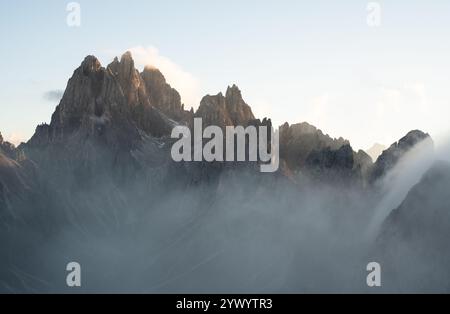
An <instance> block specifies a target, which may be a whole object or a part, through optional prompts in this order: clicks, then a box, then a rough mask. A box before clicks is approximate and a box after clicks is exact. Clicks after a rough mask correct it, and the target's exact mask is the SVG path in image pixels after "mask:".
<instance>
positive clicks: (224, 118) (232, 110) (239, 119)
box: [195, 85, 255, 127]
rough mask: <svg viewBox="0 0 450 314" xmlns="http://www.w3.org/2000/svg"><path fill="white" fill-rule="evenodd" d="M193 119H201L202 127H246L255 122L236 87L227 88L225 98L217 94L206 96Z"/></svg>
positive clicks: (250, 110)
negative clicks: (252, 121)
mask: <svg viewBox="0 0 450 314" xmlns="http://www.w3.org/2000/svg"><path fill="white" fill-rule="evenodd" d="M195 117H201V118H202V119H203V123H204V125H217V126H220V127H226V126H236V125H241V126H246V125H248V123H249V122H250V121H251V120H255V116H254V115H253V112H252V109H251V108H250V106H249V105H247V104H246V103H245V101H244V100H243V98H242V93H241V91H240V90H239V88H238V87H237V86H236V85H233V86H231V87H228V89H227V92H226V94H225V96H224V95H223V94H222V93H219V94H217V95H215V96H210V95H207V96H205V97H204V98H203V99H202V101H201V102H200V106H199V108H198V110H197V112H196V113H195Z"/></svg>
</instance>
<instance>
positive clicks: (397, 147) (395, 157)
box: [370, 130, 434, 182]
mask: <svg viewBox="0 0 450 314" xmlns="http://www.w3.org/2000/svg"><path fill="white" fill-rule="evenodd" d="M422 142H426V143H427V144H428V148H429V149H431V150H433V149H434V143H433V140H432V139H431V136H430V135H429V134H428V133H425V132H423V131H420V130H413V131H410V132H408V133H407V134H406V135H405V136H404V137H402V138H401V139H400V140H399V141H398V142H395V143H393V144H392V145H391V146H390V147H389V148H388V149H386V150H384V151H383V152H382V153H381V155H380V156H379V157H378V159H377V161H376V162H375V164H374V167H373V169H372V173H371V177H370V180H371V181H372V182H374V181H376V180H378V179H380V178H382V177H383V176H385V175H386V173H387V172H388V171H389V170H391V169H392V168H393V167H394V166H395V165H396V164H397V163H398V161H400V159H401V158H402V157H403V156H405V154H406V153H408V152H409V151H410V150H411V149H413V148H414V147H415V146H416V145H418V144H419V143H422Z"/></svg>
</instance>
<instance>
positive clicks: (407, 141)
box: [0, 52, 450, 292]
mask: <svg viewBox="0 0 450 314" xmlns="http://www.w3.org/2000/svg"><path fill="white" fill-rule="evenodd" d="M195 117H201V118H202V119H203V123H204V125H217V126H220V127H222V128H223V127H225V126H238V125H242V126H248V125H261V124H263V125H269V126H271V125H272V122H271V120H270V119H269V118H264V119H261V118H257V117H255V116H254V114H253V112H252V109H251V107H250V106H249V105H248V104H247V103H246V102H245V101H244V99H243V96H242V92H241V91H240V89H239V88H238V87H237V86H236V85H232V86H229V87H228V88H227V90H226V92H225V94H222V93H218V94H217V95H207V96H205V97H204V98H203V99H202V100H201V102H200V105H199V107H198V109H197V110H196V111H194V110H193V109H190V110H186V108H185V106H184V104H182V103H181V97H180V95H179V93H178V92H177V91H176V90H175V89H174V88H172V87H171V86H170V85H169V84H168V83H167V82H166V80H165V78H164V76H163V74H162V73H161V72H160V71H159V70H158V69H156V68H153V67H146V68H144V70H143V71H142V72H139V71H138V70H137V69H136V68H135V65H134V61H133V58H132V56H131V54H130V53H129V52H127V53H125V54H124V55H123V56H122V57H121V58H120V60H119V59H118V58H115V59H114V60H113V62H112V63H111V64H109V65H108V66H106V67H102V65H101V64H100V62H99V61H98V60H97V58H95V57H94V56H88V57H86V58H85V59H84V61H83V62H82V63H81V65H80V66H79V67H78V68H77V69H76V70H75V71H74V73H73V75H72V77H71V78H70V80H69V81H68V84H67V87H66V90H65V92H64V95H63V97H62V99H61V101H60V103H59V105H58V106H57V107H56V109H55V111H54V113H53V115H52V117H51V122H50V123H49V124H42V125H39V126H37V128H36V131H35V133H34V135H33V136H32V137H31V139H30V140H29V141H28V142H26V143H22V144H21V145H19V146H18V147H15V146H14V145H12V144H10V143H8V142H6V141H4V140H3V138H2V136H1V134H0V226H1V227H0V229H1V231H0V239H1V240H0V247H1V249H2V253H0V255H1V257H2V258H1V261H0V291H7V292H35V291H66V289H67V287H64V285H63V282H64V280H62V279H61V280H60V279H58V278H59V277H58V276H59V270H58V269H59V268H61V269H64V263H65V262H68V261H70V260H68V259H79V260H81V262H84V265H87V266H86V267H87V268H88V269H87V271H86V272H87V275H86V277H87V278H89V276H91V278H93V279H92V280H91V281H88V282H89V284H87V287H86V288H85V289H86V291H102V292H104V291H123V290H125V291H146V292H160V291H170V292H174V291H176V292H178V291H187V292H199V291H205V290H207V291H215V292H221V291H230V290H231V291H244V292H248V291H251V292H256V291H261V289H263V287H266V289H267V290H264V289H263V291H291V292H293V291H295V292H298V291H323V290H325V291H330V290H331V291H340V290H346V291H361V290H364V289H365V287H364V285H360V284H359V281H358V280H356V279H355V281H354V282H353V279H352V280H350V281H349V282H350V283H351V284H349V285H343V286H339V282H338V281H337V279H336V278H335V279H334V280H332V279H329V278H328V279H325V278H319V280H315V279H314V277H311V278H310V277H309V276H310V275H305V276H304V277H302V278H297V279H296V276H293V277H292V276H289V274H286V273H285V272H284V270H285V269H288V270H289V271H290V272H298V273H301V274H304V272H303V270H308V273H310V270H311V269H315V268H314V267H318V266H320V267H322V269H323V268H325V269H329V271H331V269H332V268H333V267H334V266H331V265H329V264H328V262H327V257H325V256H323V255H322V253H320V254H319V253H318V252H317V250H320V248H324V249H327V248H329V246H330V247H331V246H332V243H334V242H335V241H336V242H338V244H336V243H334V244H333V246H332V247H333V248H334V249H332V250H330V253H331V254H333V253H332V252H333V250H337V256H341V255H342V257H337V263H341V266H342V267H343V269H345V270H348V272H347V271H340V273H341V275H342V276H343V278H340V279H341V280H345V279H348V278H349V277H352V276H351V275H349V273H350V271H351V267H352V265H353V264H352V263H354V262H355V260H356V259H361V260H364V258H365V257H366V256H368V255H374V256H377V257H379V258H380V259H382V260H383V261H384V262H385V263H386V264H388V265H391V266H389V267H388V268H389V271H391V272H392V277H391V278H392V280H391V281H390V282H389V283H390V284H391V286H389V287H388V289H392V290H400V291H404V290H406V291H409V290H412V291H416V290H420V288H421V287H424V286H425V287H426V289H430V290H438V291H442V290H444V291H448V289H449V288H450V286H449V283H448V282H447V280H445V279H443V278H439V274H440V273H441V274H449V273H448V266H446V265H448V263H447V261H448V258H449V256H450V255H449V254H448V253H447V252H446V250H445V249H446V243H445V239H447V238H448V230H450V229H449V227H450V220H449V219H448V218H449V216H448V215H449V213H450V211H449V210H450V208H449V204H450V203H449V202H448V193H447V192H446V191H447V190H448V188H449V186H450V181H449V177H450V175H449V174H450V170H449V169H450V166H449V165H448V164H446V163H445V162H438V163H436V164H434V165H433V166H432V167H431V168H430V169H429V170H428V171H427V172H426V173H425V174H424V175H423V177H422V179H421V180H420V182H412V183H411V187H410V189H409V193H408V194H407V195H406V197H405V199H404V200H403V201H402V202H401V204H395V205H392V206H393V207H392V208H389V210H390V214H389V215H388V217H387V218H386V219H385V220H384V221H383V223H382V224H381V225H380V226H379V231H378V232H377V234H376V235H375V236H374V237H372V238H370V239H368V240H367V243H366V242H364V241H363V240H357V239H355V235H357V234H361V235H362V234H365V230H366V229H367V226H368V225H369V224H370V220H371V217H373V215H374V214H375V213H374V211H375V209H376V208H377V205H378V204H379V201H380V199H382V198H383V197H384V194H383V193H384V191H385V190H386V189H389V182H387V180H385V179H386V178H387V177H389V174H390V173H392V172H393V170H394V169H396V167H398V165H399V164H401V163H402V161H403V160H405V158H406V156H408V154H412V153H413V151H414V148H416V147H417V146H418V145H421V146H422V147H423V149H425V150H427V151H429V152H430V153H432V152H433V149H434V148H433V146H434V145H433V141H432V139H431V137H430V136H429V135H428V134H426V133H424V132H422V131H419V130H413V131H411V132H409V133H408V134H406V135H405V136H404V137H403V138H401V139H399V141H398V142H396V143H393V144H392V145H391V146H390V147H389V148H388V149H385V150H384V151H383V152H382V153H381V154H380V155H379V157H378V158H377V159H376V160H375V161H372V158H371V156H369V155H368V154H367V153H366V152H364V151H362V150H359V151H354V150H353V149H352V146H351V144H350V142H349V141H348V140H346V139H343V138H333V137H331V136H329V135H327V134H324V133H323V132H322V131H321V130H320V129H318V128H316V127H315V126H312V125H310V124H308V123H306V122H303V123H298V124H293V125H289V124H288V123H285V124H283V125H282V126H280V129H279V130H280V160H281V162H280V165H281V166H280V169H279V171H277V172H276V173H274V174H262V173H259V172H258V168H257V167H256V166H257V165H255V164H254V163H237V162H236V163H221V162H214V163H206V162H197V163H188V162H185V163H175V162H173V161H172V160H171V158H170V148H171V145H172V144H173V142H174V140H173V139H172V138H171V137H170V134H171V131H172V129H173V127H174V126H176V125H185V126H188V127H192V125H193V119H194V118H195ZM0 127H1V126H0ZM416 183H417V185H415V184H416ZM397 207H398V208H397ZM395 208H396V209H395ZM306 230H308V232H310V233H308V234H307V233H305V232H306ZM334 239H339V241H338V240H334ZM362 242H364V243H362ZM350 246H351V248H350ZM368 247H369V248H370V251H367V250H368V249H367V248H368ZM397 247H401V248H402V250H407V249H408V252H407V253H405V256H414V258H415V259H416V260H417V261H418V263H419V264H420V267H419V268H420V269H426V271H427V274H429V277H427V278H428V279H425V282H426V284H424V283H423V282H424V281H423V280H422V281H421V280H418V279H417V277H415V276H416V274H414V273H412V272H409V271H408V272H406V273H404V274H403V273H402V272H401V271H398V267H397V266H398V265H399V264H401V263H402V262H403V259H402V257H401V256H398V255H396V251H397ZM417 248H419V249H417ZM422 248H423V250H422ZM295 250H298V252H293V251H295ZM291 251H292V252H291ZM224 252H226V254H225V253H224ZM268 252H270V254H269V253H268ZM233 254H234V255H233ZM303 254H305V255H308V256H309V257H308V258H303V257H302V258H300V257H299V256H300V255H303ZM199 256H201V258H200V257H199ZM233 256H234V257H233ZM318 256H320V257H318ZM350 256H353V257H354V259H352V258H350ZM355 256H358V257H355ZM429 256H433V261H434V262H433V261H432V260H431V259H429V258H428V257H429ZM299 258H300V259H301V262H300V263H299V265H300V266H298V265H297V264H296V262H295V261H297V260H298V259H299ZM314 260H316V261H318V262H317V263H315V262H314ZM250 261H251V263H250ZM424 261H426V263H425V262H424ZM436 261H438V262H436ZM368 262H369V261H368ZM430 263H433V264H432V265H438V266H436V267H435V268H433V267H431V266H430V265H431V264H430ZM61 265H62V266H61ZM82 265H83V263H82ZM99 265H106V266H104V267H103V266H99ZM296 265H297V266H296ZM392 265H394V266H392ZM58 267H59V268H58ZM102 267H103V268H102ZM298 267H300V269H298ZM361 268H362V269H364V265H363V266H361ZM99 269H100V270H99ZM237 269H239V270H238V271H237ZM218 270H220V271H221V272H223V273H224V275H223V276H219V275H217V274H216V272H217V271H218ZM233 271H234V273H233ZM336 271H337V272H339V270H336ZM271 273H273V274H276V276H275V275H274V277H272V276H271V275H270V274H271ZM245 274H248V276H247V277H248V278H247V277H246V278H247V279H248V280H249V281H243V280H244V277H245V276H244V275H245ZM344 274H345V276H344ZM195 276H197V277H195ZM243 276H244V277H243ZM198 277H200V279H198ZM299 277H300V276H299ZM337 277H338V278H339V276H337ZM194 278H197V279H194ZM305 278H306V279H305ZM352 278H353V277H352ZM446 278H448V277H446ZM141 279H142V280H141ZM427 280H428V281H427ZM249 282H250V283H249ZM362 282H363V283H364V281H363V280H362ZM405 282H408V283H410V284H411V285H410V286H408V287H405V286H404V283H405ZM261 283H262V285H261Z"/></svg>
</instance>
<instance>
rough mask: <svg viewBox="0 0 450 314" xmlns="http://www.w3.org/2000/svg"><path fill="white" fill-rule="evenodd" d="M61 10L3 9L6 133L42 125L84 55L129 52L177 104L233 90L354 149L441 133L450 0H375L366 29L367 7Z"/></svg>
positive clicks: (0, 83) (228, 4) (359, 1)
mask: <svg viewBox="0 0 450 314" xmlns="http://www.w3.org/2000/svg"><path fill="white" fill-rule="evenodd" d="M69 2H70V1H62V0H42V1H36V0H28V1H25V0H16V1H1V3H0V34H1V36H0V38H1V42H2V49H1V52H0V54H1V57H0V68H1V69H2V75H1V76H0V131H1V132H2V133H3V135H4V136H5V137H7V138H11V139H13V140H15V141H17V139H22V140H24V139H28V138H29V137H30V136H31V135H32V133H33V131H34V128H35V127H36V125H37V124H39V123H41V122H48V121H49V120H50V116H51V114H52V112H53V110H54V108H55V106H56V105H57V103H58V101H57V100H49V99H47V98H46V97H44V95H45V94H46V93H47V92H48V91H52V90H63V89H64V88H65V86H66V83H67V80H68V79H69V78H70V76H71V75H72V72H73V70H74V69H75V68H76V67H77V66H78V65H79V64H80V63H81V61H82V60H83V58H84V57H85V56H86V55H88V54H95V55H96V56H97V57H99V59H100V60H101V61H102V63H103V65H106V64H107V63H108V62H110V61H111V60H112V57H113V56H114V55H115V54H120V53H122V52H124V51H125V50H127V49H131V48H133V50H134V51H138V52H139V51H140V52H141V55H140V56H137V58H138V59H139V62H137V63H138V65H139V66H142V64H141V63H143V62H144V61H145V60H149V61H148V62H150V63H156V64H157V65H158V64H163V66H164V67H165V68H167V69H168V70H167V72H169V73H168V75H166V76H168V79H169V83H172V84H173V85H175V87H176V88H178V89H179V90H180V91H181V92H182V97H183V99H184V101H185V102H187V104H186V105H187V106H190V105H193V106H195V107H196V106H198V101H199V100H200V98H201V96H202V95H204V94H207V93H209V94H216V93H218V92H219V91H224V90H225V89H226V87H227V85H230V84H233V83H236V84H237V85H238V86H239V87H240V88H241V90H242V91H243V95H244V98H245V99H246V100H247V102H248V103H249V104H250V105H251V106H252V108H253V109H254V112H255V113H256V114H257V115H258V116H259V117H262V116H263V115H270V116H272V117H273V119H274V121H275V122H276V123H282V122H284V121H288V122H290V123H296V122H302V121H308V122H311V123H313V124H315V125H317V126H318V127H320V128H321V129H323V130H324V132H326V133H329V134H330V135H332V136H335V137H338V136H343V137H345V138H348V139H349V140H350V141H351V142H352V144H353V146H354V148H368V146H371V145H372V144H373V143H374V142H381V143H383V144H386V145H388V144H390V143H391V142H393V141H395V140H397V139H398V138H399V137H400V136H402V135H403V134H405V133H406V132H407V131H409V130H410V129H415V128H420V129H423V130H425V131H427V132H430V133H431V134H432V135H434V136H438V135H440V134H442V133H445V132H447V131H448V130H449V129H450V127H449V122H448V121H449V118H448V117H449V116H450V61H449V58H450V57H449V56H450V41H449V38H450V36H449V35H450V1H447V0H434V1H419V0H417V1H413V0H409V1H406V0H389V1H386V0H385V1H378V2H379V3H380V4H381V8H382V11H381V13H382V20H381V25H380V27H375V28H374V27H369V26H368V25H367V23H366V19H367V15H368V13H367V11H366V7H367V4H368V2H369V1H364V0H346V1H334V0H329V1H325V0H319V1H299V0H292V1H283V0H279V1H264V0H259V1H253V0H245V1H242V0H241V1H235V0H229V1H215V0H208V1H206V0H190V1H180V0H179V1H167V0H165V1H137V0H129V1H106V0H105V1H101V0H85V1H78V2H79V3H80V5H81V27H79V28H71V27H68V26H67V24H66V17H67V14H68V12H66V5H67V3H69ZM149 47H153V48H149ZM155 49H157V52H156V50H155ZM152 59H154V60H153V61H152ZM155 60H156V61H155Z"/></svg>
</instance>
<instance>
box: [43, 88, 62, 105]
mask: <svg viewBox="0 0 450 314" xmlns="http://www.w3.org/2000/svg"><path fill="white" fill-rule="evenodd" d="M63 95H64V91H63V90H59V89H55V90H50V91H47V92H45V93H44V99H45V100H47V101H51V102H55V101H60V100H61V98H62V96H63Z"/></svg>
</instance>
